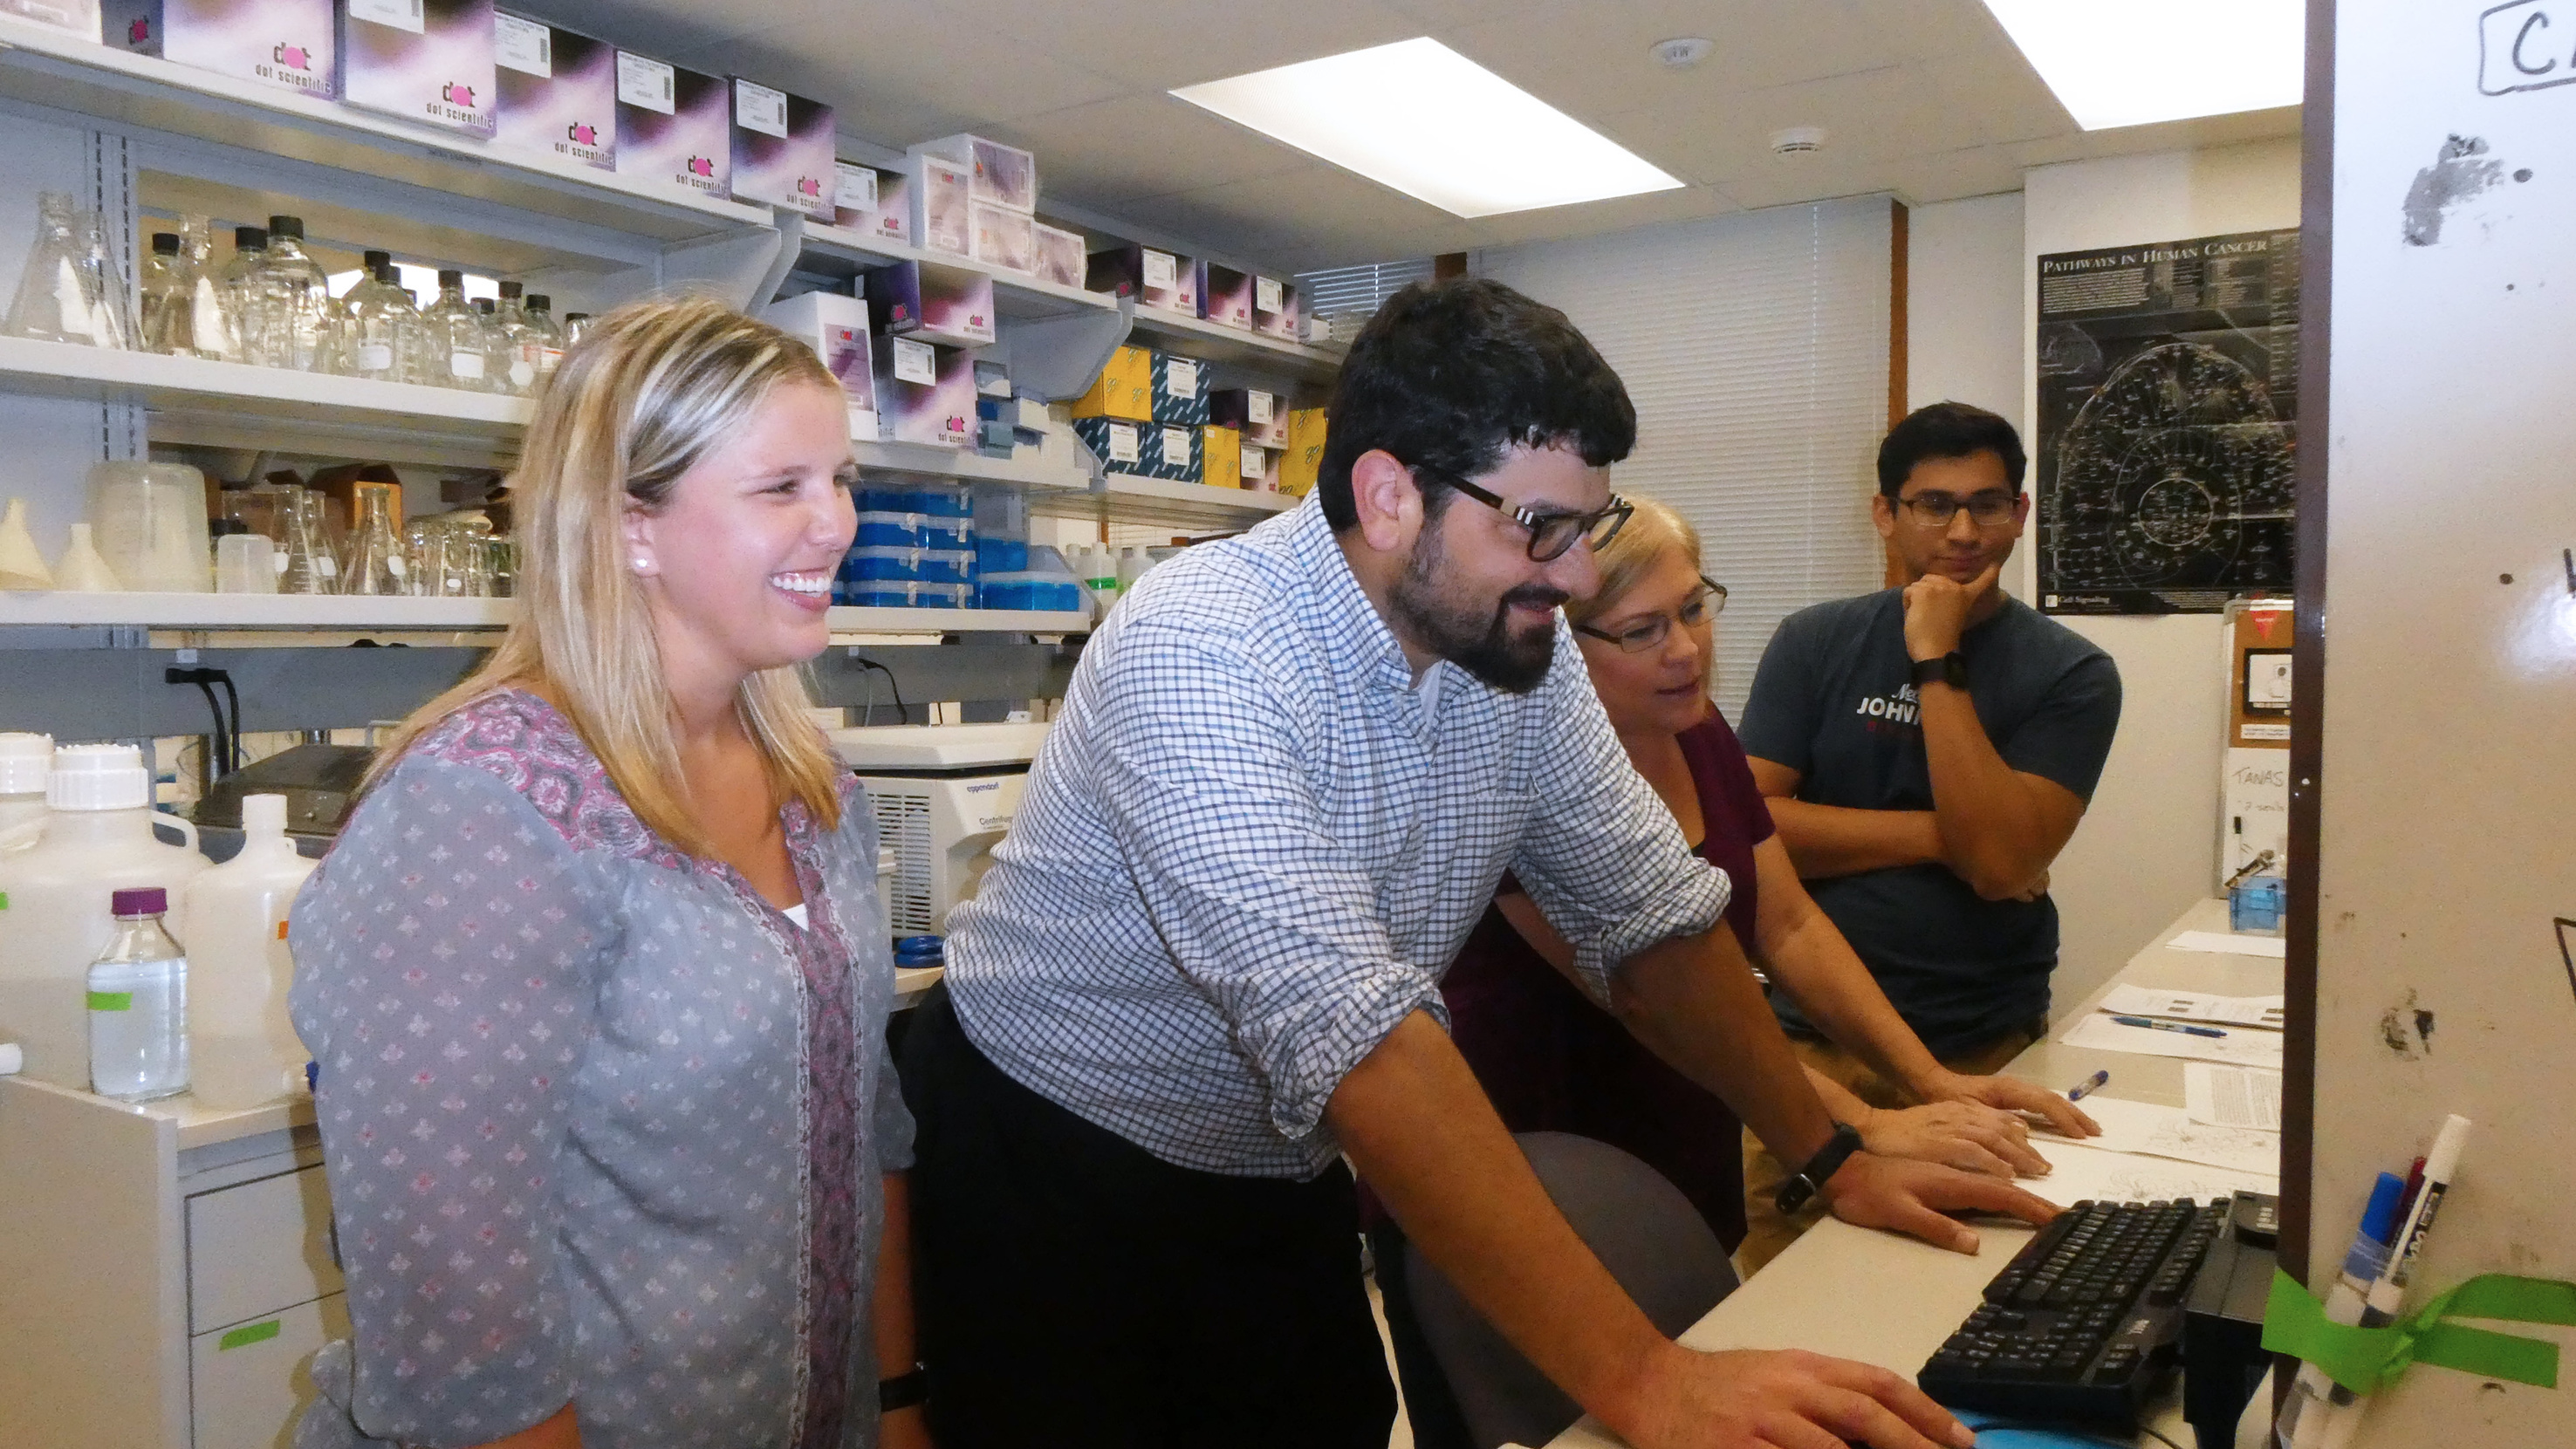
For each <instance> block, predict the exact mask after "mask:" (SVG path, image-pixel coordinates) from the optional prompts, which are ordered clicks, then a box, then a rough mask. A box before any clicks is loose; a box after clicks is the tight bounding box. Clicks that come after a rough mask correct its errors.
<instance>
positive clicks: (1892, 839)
mask: <svg viewBox="0 0 2576 1449" xmlns="http://www.w3.org/2000/svg"><path fill="white" fill-rule="evenodd" d="M2024 464H2025V459H2024V455H2023V453H2022V447H2021V440H2020V438H2019V437H2018V436H2016V435H2015V434H2014V432H2013V428H2012V425H2011V424H2010V423H2007V422H2005V421H2004V420H2003V419H2002V418H2000V417H1997V416H1996V415H1994V414H1993V413H1990V412H1986V411H1984V410H1983V409H1980V408H1972V407H1968V406H1966V405H1965V404H1961V403H1936V404H1934V405H1932V406H1930V407H1927V408H1923V409H1921V410H1920V411H1918V412H1916V413H1915V414H1913V415H1912V416H1911V417H1908V418H1907V419H1905V421H1903V422H1902V423H1899V424H1898V425H1897V426H1896V427H1895V428H1894V429H1893V430H1891V431H1890V432H1889V434H1888V436H1887V439H1886V441H1885V442H1884V443H1883V444H1882V445H1881V446H1880V449H1879V458H1878V475H1879V496H1878V498H1877V499H1876V500H1874V504H1873V508H1872V512H1873V515H1874V517H1875V520H1876V522H1877V525H1878V531H1879V533H1880V535H1881V536H1882V537H1884V538H1886V539H1887V541H1888V544H1889V546H1890V547H1891V549H1892V550H1893V551H1894V553H1895V554H1896V556H1897V557H1898V558H1899V559H1901V560H1902V561H1903V563H1904V565H1905V573H1906V578H1907V583H1906V584H1905V586H1904V587H1902V588H1897V589H1885V590H1882V591H1880V592H1878V593H1874V594H1864V595H1861V596H1860V597H1858V598H1853V599H1839V600H1835V601H1833V602H1831V603H1825V604H1818V605H1816V606H1814V607H1812V608H1808V609H1804V610H1801V611H1800V612H1798V613H1796V614H1794V615H1792V616H1790V617H1789V618H1788V619H1787V620H1786V621H1784V622H1783V623H1782V624H1781V626H1780V631H1779V633H1778V634H1776V635H1774V636H1773V638H1772V640H1771V645H1770V648H1769V649H1767V650H1765V651H1764V653H1763V656H1762V665H1761V668H1760V670H1759V672H1757V673H1756V675H1755V676H1754V681H1753V693H1752V696H1751V698H1750V699H1749V700H1748V701H1747V702H1746V704H1745V708H1744V721H1743V724H1742V726H1741V728H1740V730H1739V733H1740V734H1741V736H1742V738H1743V741H1744V748H1745V752H1746V753H1747V754H1748V755H1749V756H1751V758H1752V762H1753V777H1754V779H1755V781H1756V782H1757V783H1758V784H1760V786H1761V787H1762V792H1763V793H1764V794H1765V795H1767V796H1769V797H1771V813H1772V816H1773V818H1774V819H1775V820H1776V821H1777V822H1778V825H1779V829H1780V837H1781V840H1782V841H1783V842H1784V843H1785V844H1786V845H1787V846H1788V848H1789V855H1790V858H1791V859H1792V860H1794V861H1795V862H1796V863H1797V866H1798V873H1799V874H1800V875H1801V876H1802V877H1805V878H1806V880H1807V884H1808V889H1809V890H1810V891H1811V892H1812V893H1813V894H1814V896H1815V899H1816V904H1817V905H1818V906H1819V907H1821V908H1822V909H1823V910H1824V912H1825V914H1826V916H1827V917H1829V918H1830V919H1831V920H1832V921H1833V923H1834V925H1835V927H1836V928H1837V929H1839V930H1840V931H1841V932H1842V933H1843V936H1844V937H1845V938H1846V939H1847V940H1849V941H1850V942H1851V945H1852V949H1853V951H1854V952H1856V953H1857V954H1858V955H1859V956H1860V959H1861V960H1862V962H1863V963H1865V964H1866V965H1867V966H1868V967H1869V969H1870V973H1871V974H1872V975H1873V976H1875V977H1877V978H1878V982H1879V985H1880V986H1881V987H1882V988H1884V989H1885V990H1886V992H1887V996H1888V1000H1889V1001H1891V1002H1893V1003H1894V1004H1895V1006H1896V1009H1897V1011H1898V1012H1899V1013H1900V1014H1901V1015H1903V1016H1904V1018H1905V1020H1906V1024H1907V1025H1909V1026H1911V1027H1913V1028H1914V1030H1915V1032H1916V1034H1918V1035H1920V1036H1921V1037H1922V1038H1923V1041H1924V1044H1925V1045H1926V1046H1928V1047H1930V1048H1931V1050H1932V1052H1933V1054H1934V1055H1935V1056H1937V1057H1939V1058H1941V1060H1942V1061H1943V1063H1944V1064H1945V1065H1948V1066H1951V1067H1953V1068H1954V1069H1956V1070H1960V1071H1993V1070H1994V1069H1996V1068H1997V1067H1999V1066H2001V1065H2002V1064H2003V1063H2004V1062H2005V1061H2008V1060H2010V1059H2011V1058H2012V1057H2013V1056H2014V1055H2016V1054H2018V1053H2019V1052H2020V1050H2021V1048H2022V1047H2023V1046H2026V1045H2027V1044H2028V1043H2029V1042H2030V1041H2031V1040H2032V1039H2033V1033H2034V1032H2035V1031H2037V1030H2039V1029H2040V1028H2042V1027H2043V1026H2044V1024H2045V1021H2046V1018H2047V1015H2048V1004H2049V996H2048V978H2049V973H2050V972H2051V971H2052V970H2054V969H2055V967H2056V965H2057V907H2056V905H2055V903H2054V902H2052V901H2051V900H2049V898H2048V868H2049V865H2050V863H2051V862H2052V861H2054V860H2055V859H2056V858H2057V853H2058V851H2060V850H2062V849H2064V848H2065V845H2066V842H2067V840H2068V839H2069V838H2070V837H2071V836H2072V835H2073V834H2074V833H2075V826H2076V822H2077V821H2079V820H2081V819H2082V818H2083V815H2084V809H2085V804H2086V802H2087V801H2088V800H2089V799H2090V798H2091V796H2092V793H2093V786H2094V784H2095V782H2096V781H2097V780H2099V779H2100V778H2101V773H2102V762H2103V759H2104V757H2105V756H2107V755H2108V754H2109V753H2110V749H2111V736H2112V733H2113V731H2114V730H2115V729H2116V728H2117V727H2118V725H2119V719H2120V676H2119V671H2118V670H2117V669H2116V668H2115V667H2114V666H2113V665H2112V663H2111V658H2110V656H2109V655H2107V654H2105V653H2103V652H2102V651H2101V650H2100V649H2098V648H2096V647H2094V645H2092V644H2091V643H2089V642H2087V641H2086V640H2085V639H2084V638H2083V637H2082V636H2080V635H2078V634H2077V633H2075V631H2073V630H2071V629H2069V628H2067V627H2066V626H2065V625H2063V624H2060V623H2058V622H2057V621H2055V620H2053V619H2049V618H2046V617H2044V616H2043V615H2041V614H2040V613H2039V612H2038V611H2037V610H2034V609H2032V608H2031V607H2030V606H2029V605H2027V604H2024V603H2021V602H2019V601H2018V600H2015V599H2011V598H2008V597H2006V596H2005V594H2004V592H2003V591H2002V590H2001V589H2000V588H1998V587H1997V586H1996V579H1997V577H1998V575H1999V574H2000V573H2001V571H2002V568H2003V564H2004V561H2005V560H2006V559H2007V558H2009V557H2011V555H2012V549H2013V544H2014V542H2015V541H2016V540H2018V539H2019V538H2020V537H2021V531H2022V526H2023V523H2024V521H2025V519H2026V518H2027V516H2028V513H2029V508H2030V500H2029V498H2028V496H2027V495H2026V494H2024V493H2023V492H2022V486H2021V485H2022V475H2023V471H2024ZM1772 1001H1773V1007H1774V1009H1775V1010H1776V1011H1777V1012H1778V1014H1779V1016H1780V1020H1781V1024H1782V1025H1783V1026H1785V1027H1787V1028H1788V1029H1789V1032H1790V1034H1791V1037H1792V1040H1793V1041H1794V1042H1796V1044H1797V1046H1798V1048H1799V1051H1800V1054H1801V1055H1802V1056H1805V1057H1807V1058H1808V1060H1809V1061H1810V1062H1811V1063H1813V1064H1814V1065H1816V1066H1817V1067H1818V1069H1819V1070H1823V1071H1825V1072H1827V1074H1828V1075H1831V1076H1833V1077H1835V1078H1836V1079H1837V1080H1840V1081H1843V1082H1844V1084H1845V1085H1847V1086H1849V1087H1851V1088H1852V1089H1853V1090H1854V1091H1855V1092H1856V1093H1858V1094H1859V1095H1860V1096H1861V1097H1863V1098H1864V1099H1865V1100H1872V1101H1874V1102H1878V1101H1883V1102H1884V1103H1885V1104H1886V1105H1903V1104H1904V1099H1903V1098H1902V1097H1901V1096H1899V1095H1897V1092H1896V1089H1895V1087H1894V1086H1893V1084H1890V1083H1886V1082H1882V1081H1878V1080H1877V1079H1876V1078H1875V1076H1874V1074H1871V1073H1869V1072H1868V1070H1867V1069H1866V1068H1865V1067H1862V1066H1861V1065H1860V1064H1859V1063H1858V1062H1857V1061H1856V1060H1853V1059H1851V1058H1849V1057H1848V1056H1847V1055H1846V1054H1844V1053H1841V1052H1840V1051H1838V1050H1837V1049H1835V1048H1833V1047H1831V1046H1830V1045H1828V1044H1826V1043H1824V1042H1822V1041H1821V1040H1819V1039H1817V1037H1816V1034H1815V1032H1814V1030H1813V1029H1812V1028H1811V1027H1809V1026H1808V1023H1807V1020H1806V1017H1805V1016H1804V1014H1803V1013H1802V1012H1800V1011H1799V1009H1798V1006H1797V1003H1795V1002H1794V1001H1791V1000H1789V999H1788V998H1787V997H1785V996H1782V995H1777V994H1775V995H1774V997H1773V998H1772ZM1781 1175H1782V1174H1781V1172H1780V1169H1779V1168H1778V1167H1777V1166H1776V1165H1775V1164H1772V1163H1770V1162H1769V1161H1768V1159H1767V1158H1762V1159H1758V1160H1751V1161H1748V1164H1747V1178H1746V1187H1747V1190H1748V1194H1749V1197H1750V1199H1751V1201H1752V1203H1753V1206H1754V1215H1755V1217H1756V1218H1757V1219H1763V1218H1766V1217H1767V1216H1768V1215H1767V1214H1766V1213H1765V1211H1764V1209H1766V1208H1767V1207H1768V1204H1769V1197H1770V1195H1769V1193H1768V1192H1766V1191H1764V1190H1763V1188H1762V1182H1763V1180H1764V1179H1765V1178H1766V1177H1767V1178H1772V1179H1776V1178H1777V1177H1779V1176H1781ZM1777 1221H1778V1220H1777V1219H1776V1218H1772V1219H1770V1224H1771V1225H1772V1226H1774V1227H1776V1225H1777ZM1792 1236H1794V1235H1792ZM1764 1241H1772V1242H1775V1243H1776V1244H1777V1245H1778V1246H1785V1244H1786V1241H1787V1239H1786V1238H1785V1237H1777V1236H1776V1234H1766V1231H1765V1224H1764V1223H1762V1222H1757V1223H1756V1225H1755V1227H1754V1230H1753V1237H1752V1238H1751V1239H1748V1242H1747V1253H1748V1254H1755V1255H1756V1256H1759V1255H1758V1254H1757V1253H1756V1250H1757V1248H1758V1246H1759V1244H1760V1243H1762V1242H1764ZM1774 1251H1776V1247H1775V1248H1774Z"/></svg>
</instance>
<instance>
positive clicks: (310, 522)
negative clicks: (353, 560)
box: [277, 488, 340, 594]
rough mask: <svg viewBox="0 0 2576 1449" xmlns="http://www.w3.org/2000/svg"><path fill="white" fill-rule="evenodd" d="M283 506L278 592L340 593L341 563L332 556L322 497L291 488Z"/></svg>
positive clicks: (280, 513) (278, 559) (281, 513)
mask: <svg viewBox="0 0 2576 1449" xmlns="http://www.w3.org/2000/svg"><path fill="white" fill-rule="evenodd" d="M283 505H284V506H283V507H281V508H280V509H279V510H278V522H279V530H280V532H281V533H282V534H283V535H284V536H283V537H282V538H281V539H280V540H279V542H278V550H277V591H278V592H279V593H281V594H336V593H338V592H340V561H339V559H337V558H336V557H334V556H333V555H332V552H331V539H330V535H329V534H328V533H326V532H325V531H324V530H323V527H322V495H321V494H319V493H316V492H314V491H313V490H312V489H310V488H290V489H288V490H286V497H285V498H284V500H283Z"/></svg>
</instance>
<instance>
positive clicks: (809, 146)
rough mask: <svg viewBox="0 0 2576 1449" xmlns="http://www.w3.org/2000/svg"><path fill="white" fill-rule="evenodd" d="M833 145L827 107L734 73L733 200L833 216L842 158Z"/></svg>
mask: <svg viewBox="0 0 2576 1449" xmlns="http://www.w3.org/2000/svg"><path fill="white" fill-rule="evenodd" d="M833 145H834V136H833V133H832V108H831V107H830V106H827V105H825V104H823V103H822V102H821V101H809V100H807V99H806V98H805V97H803V96H791V95H789V94H788V93H787V92H785V91H782V90H779V89H777V88H776V87H774V86H765V85H762V84H761V83H760V82H758V81H752V80H745V79H743V78H742V77H740V76H736V77H734V82H733V140H732V150H733V199H734V200H736V201H748V202H751V203H753V204H755V205H759V206H783V207H786V208H787V209H788V210H790V211H800V212H803V213H804V214H805V215H807V216H810V217H812V218H814V219H815V220H816V221H823V222H828V221H831V220H833V219H835V217H836V216H837V215H838V206H837V203H836V200H835V198H836V197H837V195H838V193H839V166H840V163H839V162H838V161H837V160H836V159H835V158H834V157H833V155H832V150H833Z"/></svg>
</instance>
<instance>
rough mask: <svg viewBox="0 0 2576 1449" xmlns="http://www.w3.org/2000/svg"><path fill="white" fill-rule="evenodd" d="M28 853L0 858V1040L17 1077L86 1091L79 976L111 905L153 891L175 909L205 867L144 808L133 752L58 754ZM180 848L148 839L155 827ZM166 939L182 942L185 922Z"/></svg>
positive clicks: (192, 846) (192, 845) (101, 748)
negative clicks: (20, 1059)
mask: <svg viewBox="0 0 2576 1449" xmlns="http://www.w3.org/2000/svg"><path fill="white" fill-rule="evenodd" d="M45 803H46V804H47V805H48V806H50V807H51V811H52V813H50V814H48V815H47V816H46V817H45V821H44V826H43V832H42V835H41V836H40V838H39V839H38V840H37V841H36V843H35V844H33V845H30V846H27V847H25V848H24V849H20V850H8V851H0V1041H15V1042H17V1043H19V1044H20V1045H21V1046H23V1047H25V1048H26V1053H27V1066H26V1074H27V1075H28V1076H30V1077H33V1078H35V1079H36V1080H38V1081H41V1082H51V1083H54V1084H55V1085H56V1086H63V1087H74V1088H79V1089H81V1090H84V1091H86V1090H87V1089H88V1087H89V1022H88V1011H87V1005H88V996H87V994H86V986H85V984H84V983H85V981H86V973H87V972H88V970H89V963H90V962H91V961H93V960H95V959H97V957H98V953H99V952H100V951H102V950H104V949H105V948H106V946H107V941H108V937H109V936H110V935H111V934H113V933H114V931H115V929H116V918H115V916H114V914H113V913H112V912H111V910H110V908H109V897H110V896H112V895H113V894H114V893H115V892H117V891H118V890H121V889H123V888H125V887H128V886H160V887H161V888H162V889H164V890H166V891H168V892H169V893H170V897H171V899H172V900H174V901H175V900H178V899H179V898H180V896H181V893H182V892H183V891H184V890H185V888H186V886H187V884H188V882H189V881H190V880H191V879H193V878H195V876H196V875H197V873H198V872H200V871H202V870H204V869H205V868H206V858H205V857H204V856H202V855H199V854H198V853H197V851H196V842H197V830H196V827H195V826H193V825H190V824H189V823H188V822H186V821H184V820H181V819H180V818H178V817H177V816H175V815H162V814H159V813H157V812H155V811H154V810H153V808H152V772H151V771H150V770H149V769H147V768H145V766H144V764H143V756H142V754H141V752H139V751H138V750H136V749H135V748H134V746H132V745H65V746H63V747H61V748H60V749H57V750H55V751H54V762H53V770H52V773H51V774H49V775H48V776H47V777H46V781H45ZM156 822H157V823H160V824H164V825H169V826H172V827H174V828H176V829H177V830H178V831H179V832H180V833H181V834H182V835H184V836H186V837H187V840H188V844H187V845H186V846H176V845H163V844H162V843H161V842H160V841H158V840H155V839H153V838H152V827H153V825H154V824H155V823H156ZM171 927H172V930H171V934H173V935H176V936H178V937H179V939H181V940H183V941H184V940H186V939H187V926H186V922H185V920H184V919H180V920H174V921H173V922H171Z"/></svg>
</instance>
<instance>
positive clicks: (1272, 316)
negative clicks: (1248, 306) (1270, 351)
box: [1252, 273, 1306, 342]
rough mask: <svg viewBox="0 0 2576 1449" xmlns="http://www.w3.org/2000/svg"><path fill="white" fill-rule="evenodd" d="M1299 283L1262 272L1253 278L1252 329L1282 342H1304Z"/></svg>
mask: <svg viewBox="0 0 2576 1449" xmlns="http://www.w3.org/2000/svg"><path fill="white" fill-rule="evenodd" d="M1302 327H1303V317H1302V314H1301V312H1300V309H1299V308H1298V306H1297V284H1296V283H1294V282H1287V281H1282V280H1280V279H1279V278H1277V277H1265V276H1261V275H1259V274H1258V273H1256V274H1254V276H1253V278H1252V330H1253V331H1255V332H1258V333H1260V334H1261V335H1262V336H1264V337H1276V338H1278V339H1279V340H1280V341H1282V342H1303V341H1305V340H1306V338H1305V336H1304V334H1303V330H1302Z"/></svg>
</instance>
